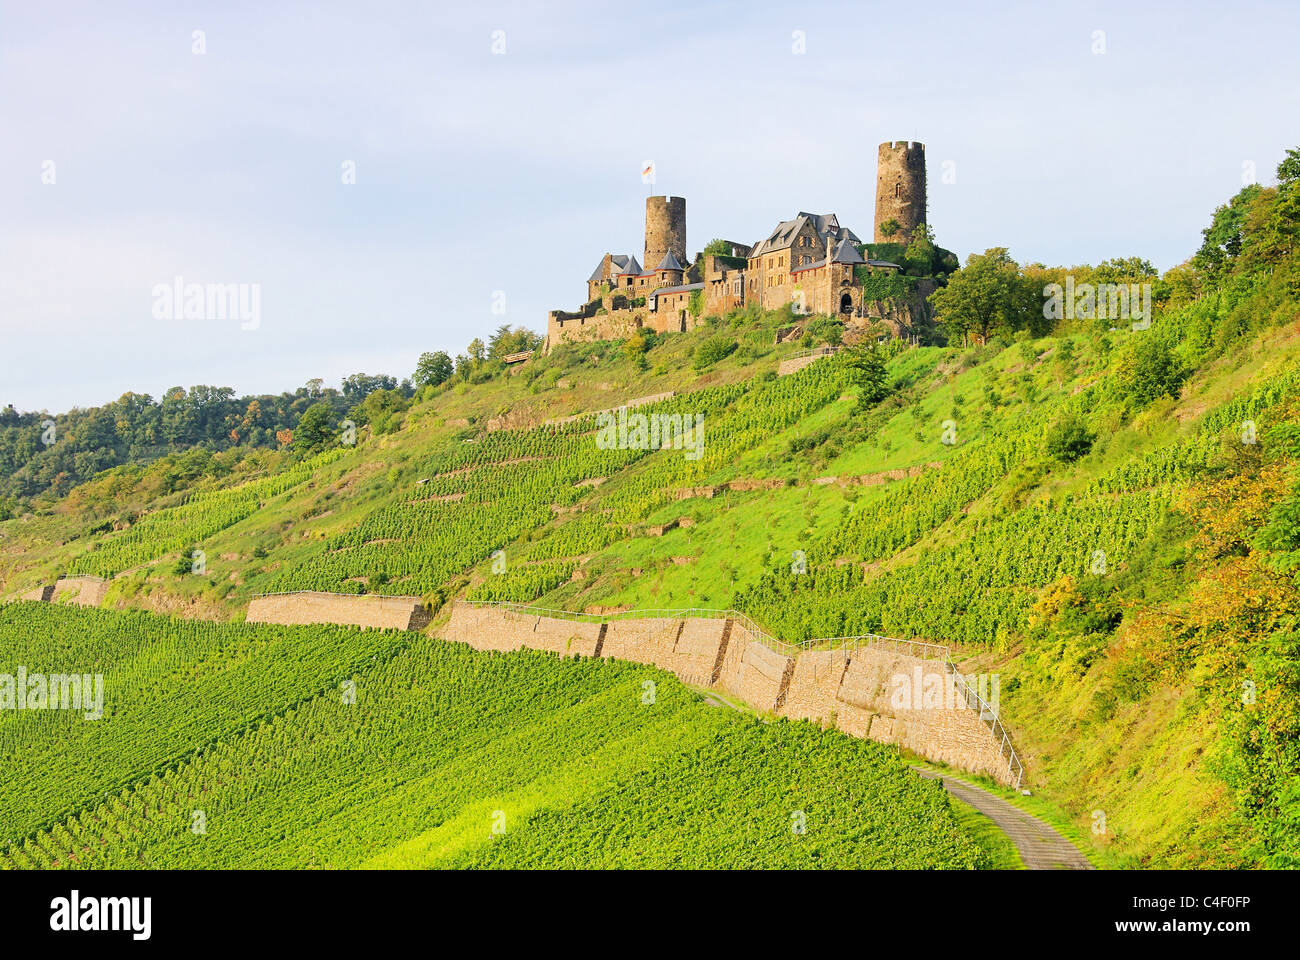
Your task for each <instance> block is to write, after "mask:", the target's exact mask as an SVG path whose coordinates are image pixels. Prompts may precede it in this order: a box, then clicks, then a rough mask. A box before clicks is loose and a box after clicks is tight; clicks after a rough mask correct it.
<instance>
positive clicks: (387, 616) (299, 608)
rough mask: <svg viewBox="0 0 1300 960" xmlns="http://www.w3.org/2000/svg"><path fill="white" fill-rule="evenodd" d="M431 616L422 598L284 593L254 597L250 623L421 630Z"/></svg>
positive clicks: (248, 618)
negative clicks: (332, 624) (323, 624)
mask: <svg viewBox="0 0 1300 960" xmlns="http://www.w3.org/2000/svg"><path fill="white" fill-rule="evenodd" d="M429 619H430V617H429V614H428V612H427V611H426V610H425V609H424V604H423V602H422V601H421V600H420V598H419V597H384V596H375V595H368V596H354V595H351V594H346V593H313V592H307V591H304V592H302V593H285V594H277V595H275V596H269V597H254V598H253V599H252V600H251V601H249V604H248V617H247V622H248V623H283V624H294V623H341V624H345V625H349V626H354V627H380V628H387V629H393V630H422V629H424V627H426V626H428V624H429Z"/></svg>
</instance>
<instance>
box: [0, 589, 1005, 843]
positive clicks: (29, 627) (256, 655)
mask: <svg viewBox="0 0 1300 960" xmlns="http://www.w3.org/2000/svg"><path fill="white" fill-rule="evenodd" d="M19 663H22V664H25V665H26V666H27V667H28V669H29V670H32V671H36V670H38V669H39V670H44V671H46V672H51V673H52V672H55V671H56V670H67V671H72V670H77V671H87V670H89V671H98V672H102V673H103V674H104V676H105V698H104V703H105V711H104V717H103V719H101V720H98V721H85V720H83V719H81V717H80V716H79V715H76V714H69V713H67V712H62V711H21V712H17V713H14V712H11V711H6V712H5V713H4V714H0V750H2V751H3V752H2V753H0V757H2V758H3V762H4V764H5V769H6V771H7V772H8V774H9V776H7V779H6V790H5V793H4V797H3V800H0V803H2V804H3V808H2V809H0V815H2V816H0V823H3V824H4V827H3V835H2V836H0V864H3V865H4V866H5V867H7V868H33V867H40V868H50V867H58V868H70V867H76V868H109V867H112V868H144V867H178V868H217V867H277V868H281V867H384V866H398V867H431V866H458V865H459V866H464V865H474V866H485V867H538V866H576V865H579V864H582V865H594V864H595V862H599V863H600V864H601V865H610V866H658V867H691V866H704V865H711V866H723V865H734V866H740V865H743V866H748V867H829V868H835V867H849V866H875V867H951V868H972V867H980V866H984V865H986V864H987V858H986V854H984V853H983V851H982V850H981V849H980V848H978V847H977V846H976V845H975V844H974V843H973V842H972V841H971V840H969V839H968V838H967V837H966V836H964V835H963V833H962V832H961V831H960V829H959V828H958V826H957V824H956V821H955V819H954V816H953V813H952V811H951V809H950V808H949V805H948V801H947V799H946V795H945V794H944V793H943V792H942V790H941V789H940V788H939V787H938V785H937V784H934V783H931V782H927V781H922V780H920V779H919V778H917V777H916V776H914V775H913V774H912V773H911V772H910V771H909V770H908V769H907V767H906V764H905V763H904V762H903V761H902V760H901V759H900V758H899V757H898V755H897V754H896V753H895V752H894V751H892V750H891V749H889V748H886V747H884V746H882V745H880V744H876V743H873V742H869V741H861V740H856V739H852V738H849V737H846V736H843V735H840V734H837V733H834V732H826V731H822V730H820V729H818V728H816V727H814V726H813V725H811V724H807V723H791V722H787V721H781V722H778V723H762V722H759V721H758V720H756V719H753V718H749V717H745V716H742V715H740V714H737V713H734V712H732V711H729V710H718V709H716V708H713V707H710V706H707V705H706V704H705V703H704V702H703V701H702V700H701V698H700V697H699V695H697V694H695V693H693V692H691V691H690V690H689V689H687V688H686V687H683V686H682V685H681V684H680V683H678V682H677V681H676V679H675V678H673V677H672V675H671V674H668V673H665V672H663V671H659V670H656V669H654V668H651V667H646V666H640V665H636V664H631V663H626V662H616V661H610V660H561V659H559V658H556V657H554V656H551V655H548V654H543V653H537V652H532V651H526V652H520V653H515V654H510V655H504V656H503V655H500V654H489V653H480V652H477V651H474V650H472V649H470V648H468V647H465V646H462V645H460V644H449V643H442V642H440V641H436V640H430V639H424V638H415V640H412V635H410V634H405V633H399V632H393V631H380V630H373V631H362V630H356V629H349V628H319V627H311V628H304V627H268V626H265V625H259V626H257V627H251V626H249V627H244V626H240V625H219V624H206V623H205V624H200V623H194V622H187V621H179V620H173V619H167V618H161V617H154V616H150V615H147V614H142V613H127V614H123V613H109V612H105V611H82V610H70V609H64V608H58V607H52V606H49V605H38V604H15V605H9V606H6V607H3V608H0V673H2V672H6V671H8V672H12V671H13V670H15V669H16V667H17V665H18V664H19ZM588 856H590V857H593V858H594V860H590V859H584V858H586V857H588Z"/></svg>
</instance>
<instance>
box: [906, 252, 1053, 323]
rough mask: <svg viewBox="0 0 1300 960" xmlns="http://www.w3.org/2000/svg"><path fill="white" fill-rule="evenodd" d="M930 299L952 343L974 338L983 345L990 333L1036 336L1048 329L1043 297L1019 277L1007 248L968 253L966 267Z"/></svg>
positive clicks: (1016, 266)
mask: <svg viewBox="0 0 1300 960" xmlns="http://www.w3.org/2000/svg"><path fill="white" fill-rule="evenodd" d="M929 299H930V303H931V304H933V305H934V309H935V313H936V315H937V319H938V321H939V324H940V326H942V327H943V329H944V332H945V333H946V334H947V335H948V338H949V339H950V340H955V339H957V338H958V337H961V338H962V339H963V340H964V339H966V338H967V337H973V338H974V340H975V342H976V343H981V344H982V343H985V342H987V341H988V338H989V337H990V336H991V335H992V334H994V333H1004V334H1013V333H1015V332H1016V331H1017V330H1024V329H1029V330H1031V331H1035V332H1037V331H1038V330H1040V329H1042V328H1044V327H1045V326H1046V321H1045V320H1044V319H1043V310H1042V297H1041V292H1040V291H1038V290H1036V289H1035V288H1034V286H1033V284H1032V283H1031V282H1030V281H1029V280H1028V279H1027V278H1026V277H1025V276H1024V275H1023V274H1022V273H1021V272H1020V267H1019V265H1018V264H1017V263H1016V262H1015V261H1014V260H1012V259H1011V255H1010V254H1009V253H1008V252H1007V248H1006V247H990V248H989V249H988V250H985V251H984V252H983V253H972V254H971V255H970V256H969V257H967V258H966V266H964V267H962V269H960V270H958V271H957V272H956V273H954V274H953V275H952V276H951V277H949V278H948V285H947V286H945V287H941V288H940V289H938V290H936V291H935V292H934V293H932V294H930V298H929Z"/></svg>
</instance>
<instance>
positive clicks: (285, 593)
mask: <svg viewBox="0 0 1300 960" xmlns="http://www.w3.org/2000/svg"><path fill="white" fill-rule="evenodd" d="M303 594H307V595H309V596H313V597H360V598H364V599H375V598H378V599H380V600H412V601H415V602H417V603H423V602H424V598H423V597H416V596H411V595H410V594H404V593H403V594H397V593H332V592H330V591H329V590H279V591H276V592H275V593H254V594H252V595H251V596H250V597H249V599H250V600H257V599H259V598H261V597H301V596H302V595H303Z"/></svg>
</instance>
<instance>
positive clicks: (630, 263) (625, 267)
mask: <svg viewBox="0 0 1300 960" xmlns="http://www.w3.org/2000/svg"><path fill="white" fill-rule="evenodd" d="M609 263H610V266H612V267H613V268H614V275H615V276H616V277H617V276H622V275H623V274H625V273H640V272H641V264H639V263H637V262H636V257H629V256H628V255H627V254H626V253H616V254H612V255H611V256H610V258H609ZM604 265H605V258H604V257H601V258H600V263H598V264H596V269H595V270H594V271H592V274H591V276H590V277H588V278H587V282H588V283H596V282H598V281H599V280H601V276H600V268H601V267H603V266H604Z"/></svg>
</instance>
